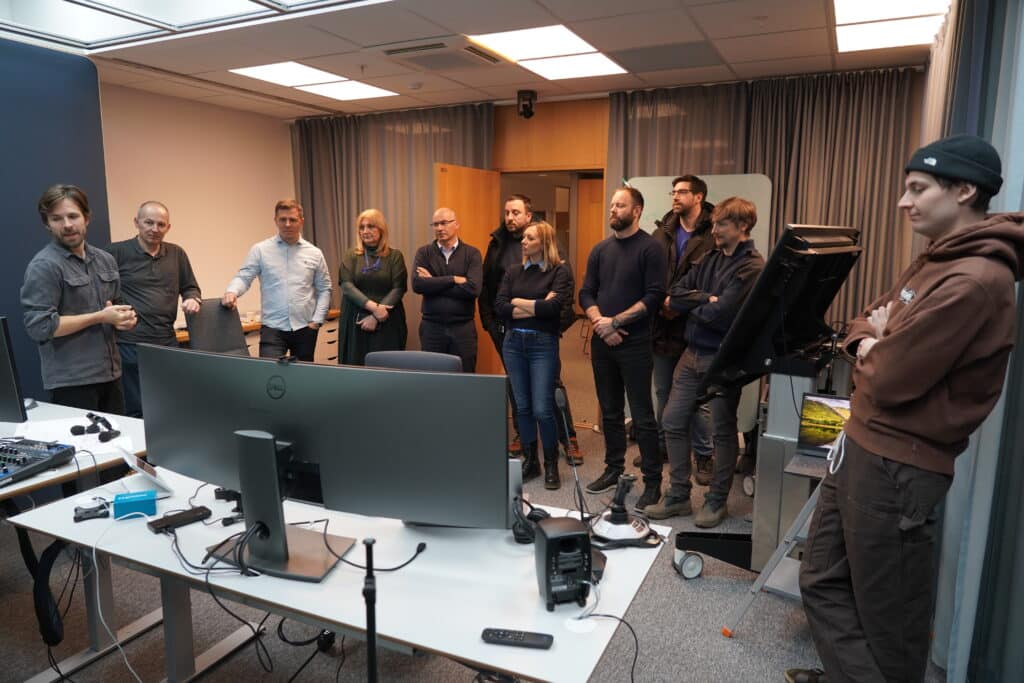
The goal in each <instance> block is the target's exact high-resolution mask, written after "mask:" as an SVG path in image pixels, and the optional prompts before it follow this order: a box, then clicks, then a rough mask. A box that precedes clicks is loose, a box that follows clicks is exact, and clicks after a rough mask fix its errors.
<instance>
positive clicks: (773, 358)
mask: <svg viewBox="0 0 1024 683" xmlns="http://www.w3.org/2000/svg"><path fill="white" fill-rule="evenodd" d="M859 237H860V231H859V230H857V229H855V228H847V227H838V226H830V225H790V226H788V227H787V228H786V231H785V232H784V233H783V234H782V237H780V238H779V241H778V243H777V244H776V246H775V249H774V250H773V251H772V253H771V256H770V257H769V258H768V261H767V263H765V266H764V270H762V271H761V274H760V275H759V276H758V278H757V281H756V282H755V283H754V287H753V288H752V289H751V291H750V295H749V296H748V297H747V299H746V301H744V302H743V306H742V307H740V311H739V313H737V315H736V319H735V320H733V323H732V326H731V327H730V328H729V331H728V333H726V335H725V339H723V340H722V345H721V346H720V347H719V349H718V354H717V355H716V356H715V359H714V360H713V361H712V364H711V367H710V368H709V369H708V373H707V375H705V378H704V381H703V383H702V385H701V387H700V393H701V394H705V395H708V394H713V393H715V391H716V390H717V389H720V388H726V387H737V386H743V385H744V384H747V383H748V382H752V381H754V380H755V379H757V378H759V377H761V376H762V375H766V374H769V373H782V374H795V375H808V376H811V375H814V374H815V372H816V371H817V369H818V367H817V366H818V365H820V363H821V359H820V358H819V357H818V356H817V355H816V352H817V351H818V350H819V349H820V348H821V346H822V345H823V344H824V343H825V342H827V341H829V340H830V339H831V336H832V328H831V327H830V326H829V325H828V323H826V322H825V314H826V312H827V311H828V309H829V307H830V306H831V305H832V301H833V299H835V297H836V294H837V293H838V292H839V288H840V287H842V286H843V283H844V282H846V278H847V276H848V275H849V274H850V270H851V269H852V268H853V266H854V264H856V263H857V259H858V258H860V254H861V252H862V251H863V249H862V248H861V247H860V246H858V244H857V241H858V239H859Z"/></svg>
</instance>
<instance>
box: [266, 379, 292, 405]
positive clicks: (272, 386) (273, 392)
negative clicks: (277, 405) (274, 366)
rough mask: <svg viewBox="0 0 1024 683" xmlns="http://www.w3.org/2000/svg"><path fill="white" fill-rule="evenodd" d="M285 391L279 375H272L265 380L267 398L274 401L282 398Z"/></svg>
mask: <svg viewBox="0 0 1024 683" xmlns="http://www.w3.org/2000/svg"><path fill="white" fill-rule="evenodd" d="M286 391H287V388H286V387H285V384H284V377H281V375H273V376H271V377H270V379H268V380H267V396H269V397H270V398H272V399H274V400H275V401H276V400H277V399H279V398H281V397H283V396H284V395H285V392H286Z"/></svg>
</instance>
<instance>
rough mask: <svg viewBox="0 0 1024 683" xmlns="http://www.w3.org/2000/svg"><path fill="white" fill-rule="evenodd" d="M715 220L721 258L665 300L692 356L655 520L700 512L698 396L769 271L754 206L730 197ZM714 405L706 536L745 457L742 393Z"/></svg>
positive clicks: (679, 373) (670, 417)
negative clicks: (695, 437) (680, 317)
mask: <svg viewBox="0 0 1024 683" xmlns="http://www.w3.org/2000/svg"><path fill="white" fill-rule="evenodd" d="M711 219H712V221H713V223H714V228H713V233H714V236H715V249H714V251H712V252H711V253H710V254H708V256H707V257H706V258H705V259H704V260H703V261H702V262H701V263H700V264H699V265H697V266H696V267H694V268H691V269H690V272H688V273H687V274H686V276H685V277H684V278H683V279H682V280H680V281H679V282H677V283H676V284H675V285H673V286H672V289H671V290H670V291H669V295H668V297H667V298H666V300H665V305H666V306H669V307H670V308H671V309H672V310H673V311H678V312H680V313H685V314H686V316H687V318H686V351H684V352H683V356H682V358H680V360H679V367H678V368H677V369H676V374H675V377H674V378H673V380H672V391H671V393H670V394H669V398H668V404H667V405H666V406H665V412H664V413H663V414H662V426H663V427H664V429H665V441H666V444H667V445H668V461H669V466H670V470H669V479H670V482H671V486H670V487H669V490H668V492H667V493H666V495H665V499H664V500H663V501H662V502H661V503H659V504H658V505H652V506H650V507H648V508H647V511H646V514H647V516H648V517H650V518H651V519H665V518H667V517H672V516H675V515H683V516H685V515H689V514H691V513H692V512H693V508H692V506H691V504H690V488H691V484H690V427H691V424H692V422H693V415H694V413H695V412H696V410H697V398H698V396H697V389H698V388H699V386H700V384H701V380H703V378H704V375H705V373H707V371H708V369H709V368H710V366H711V361H712V360H713V359H714V357H715V354H716V353H718V347H719V346H721V344H722V339H724V338H725V334H726V332H728V331H729V327H730V326H731V325H732V321H733V320H734V319H735V318H736V314H737V313H739V310H740V306H742V305H743V302H744V301H745V300H746V298H747V295H748V294H750V290H751V288H752V287H753V286H754V281H755V280H757V276H758V275H759V274H760V273H761V270H762V269H763V268H764V259H763V258H762V257H761V255H760V254H759V253H757V250H756V249H754V241H753V240H752V239H750V230H751V228H753V227H754V224H755V223H757V211H756V209H755V208H754V205H753V204H752V203H750V202H748V201H747V200H745V199H740V198H738V197H729V198H728V199H726V200H724V201H722V202H721V203H720V204H718V206H716V207H715V210H714V212H713V213H712V214H711ZM710 402H711V431H712V433H713V434H714V442H715V461H714V462H715V467H714V474H713V475H712V478H711V487H710V489H709V490H708V493H707V496H706V497H705V498H704V507H703V508H701V510H700V511H699V512H698V513H697V517H696V519H695V520H694V524H696V525H697V526H699V527H702V528H710V527H715V526H718V525H719V524H721V523H722V521H723V520H724V519H725V518H726V516H727V515H728V510H727V509H726V500H727V499H728V498H729V490H730V489H731V488H732V479H733V473H734V471H735V469H736V457H737V454H738V452H739V440H738V439H737V437H736V408H737V407H738V406H739V402H740V389H739V388H738V387H735V388H731V389H728V390H726V391H725V392H724V393H722V394H720V395H716V396H715V397H714V398H713V399H711V401H710Z"/></svg>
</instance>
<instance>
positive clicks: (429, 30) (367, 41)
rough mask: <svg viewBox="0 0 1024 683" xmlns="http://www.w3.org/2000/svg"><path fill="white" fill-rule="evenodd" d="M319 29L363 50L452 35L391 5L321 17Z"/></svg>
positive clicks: (326, 14) (332, 13)
mask: <svg viewBox="0 0 1024 683" xmlns="http://www.w3.org/2000/svg"><path fill="white" fill-rule="evenodd" d="M316 25H317V26H318V27H319V28H321V29H323V30H324V31H327V32H329V33H333V34H334V35H336V36H341V37H342V38H344V39H346V40H350V41H352V42H353V43H356V44H357V45H361V46H363V47H370V46H373V45H386V44H388V43H401V42H406V41H410V40H419V39H421V38H433V37H437V36H443V35H449V31H447V30H445V29H443V28H441V27H440V26H438V25H437V24H435V23H433V22H430V21H427V20H426V19H424V18H422V17H420V16H419V15H418V14H413V13H412V12H409V11H408V10H405V9H402V8H401V7H398V6H396V5H393V4H391V3H387V4H383V5H369V6H366V7H356V8H354V9H345V10H342V11H339V12H328V13H325V14H320V15H318V16H317V18H316Z"/></svg>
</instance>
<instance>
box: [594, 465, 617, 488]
mask: <svg viewBox="0 0 1024 683" xmlns="http://www.w3.org/2000/svg"><path fill="white" fill-rule="evenodd" d="M621 476H622V471H621V470H614V469H612V468H610V467H605V468H604V474H602V475H601V476H600V477H598V478H597V479H595V480H594V481H592V482H590V483H589V484H587V493H604V492H605V491H607V490H609V489H613V488H615V485H616V484H618V483H619V477H621Z"/></svg>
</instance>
